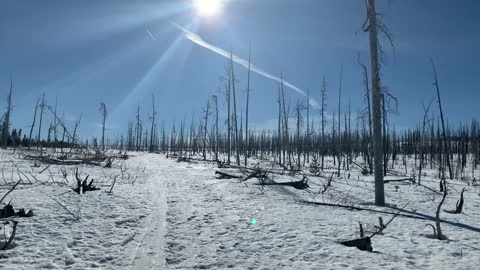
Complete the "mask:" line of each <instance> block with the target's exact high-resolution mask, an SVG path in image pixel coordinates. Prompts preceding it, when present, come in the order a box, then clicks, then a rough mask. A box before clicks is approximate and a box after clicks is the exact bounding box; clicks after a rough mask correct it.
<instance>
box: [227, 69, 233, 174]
mask: <svg viewBox="0 0 480 270" xmlns="http://www.w3.org/2000/svg"><path fill="white" fill-rule="evenodd" d="M231 68H232V67H231V65H229V69H228V84H227V87H226V90H227V156H228V160H227V163H228V164H230V155H231V146H232V131H231V127H232V125H231V121H230V103H231V98H230V81H231V72H230V69H231Z"/></svg>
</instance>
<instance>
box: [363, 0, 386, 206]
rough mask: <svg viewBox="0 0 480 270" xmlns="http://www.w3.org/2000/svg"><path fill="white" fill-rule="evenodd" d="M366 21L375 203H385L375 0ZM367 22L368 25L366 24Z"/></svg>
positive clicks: (380, 204) (370, 0)
mask: <svg viewBox="0 0 480 270" xmlns="http://www.w3.org/2000/svg"><path fill="white" fill-rule="evenodd" d="M367 16H368V18H367V21H366V22H365V25H364V31H365V32H369V35H370V38H369V39H370V57H371V58H370V62H371V70H372V92H373V95H372V97H373V98H372V109H373V138H372V139H373V155H374V173H375V204H376V205H379V206H384V205H385V191H384V186H383V170H382V169H383V168H382V167H383V164H382V162H383V160H382V157H383V147H382V123H381V119H382V115H381V106H380V102H381V91H380V65H379V58H378V37H377V30H378V25H377V12H376V11H375V0H368V6H367ZM367 23H368V25H367Z"/></svg>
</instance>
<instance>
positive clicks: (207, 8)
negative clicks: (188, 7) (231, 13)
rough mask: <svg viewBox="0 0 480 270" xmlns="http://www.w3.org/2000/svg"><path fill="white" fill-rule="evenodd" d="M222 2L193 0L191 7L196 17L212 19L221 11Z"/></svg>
mask: <svg viewBox="0 0 480 270" xmlns="http://www.w3.org/2000/svg"><path fill="white" fill-rule="evenodd" d="M223 1H224V0H193V6H194V8H195V10H196V11H197V13H198V15H200V16H202V17H214V16H216V15H218V14H219V13H220V12H221V11H222V9H223Z"/></svg>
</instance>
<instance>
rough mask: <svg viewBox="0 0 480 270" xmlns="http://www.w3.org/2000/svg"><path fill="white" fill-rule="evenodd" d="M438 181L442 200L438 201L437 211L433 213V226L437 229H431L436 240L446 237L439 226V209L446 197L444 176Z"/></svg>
mask: <svg viewBox="0 0 480 270" xmlns="http://www.w3.org/2000/svg"><path fill="white" fill-rule="evenodd" d="M440 183H441V185H442V186H443V197H442V200H441V201H440V203H439V204H438V207H437V212H436V213H435V227H436V229H437V231H436V232H435V229H434V230H433V235H434V237H435V238H436V239H438V240H446V239H447V237H446V236H445V235H443V233H442V228H441V227H440V210H441V208H442V205H443V202H445V198H446V197H447V183H446V181H445V178H443V179H442V180H441V181H440ZM432 227H433V226H432Z"/></svg>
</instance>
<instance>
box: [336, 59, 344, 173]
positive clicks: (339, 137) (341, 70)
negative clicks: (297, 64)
mask: <svg viewBox="0 0 480 270" xmlns="http://www.w3.org/2000/svg"><path fill="white" fill-rule="evenodd" d="M342 75H343V67H340V84H339V89H338V138H337V151H338V153H337V158H338V167H337V175H338V177H340V165H341V163H342V146H341V143H342V132H341V123H342V116H341V101H342Z"/></svg>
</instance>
